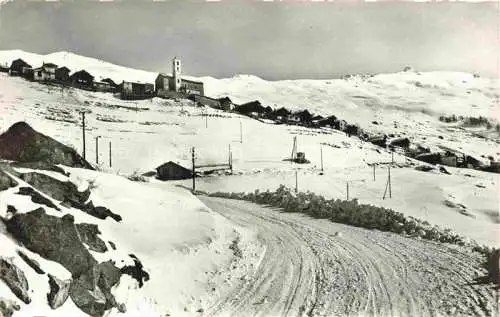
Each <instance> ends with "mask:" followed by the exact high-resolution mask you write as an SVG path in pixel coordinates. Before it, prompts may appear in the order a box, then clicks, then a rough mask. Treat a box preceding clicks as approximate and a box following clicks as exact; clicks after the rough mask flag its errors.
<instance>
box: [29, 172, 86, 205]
mask: <svg viewBox="0 0 500 317" xmlns="http://www.w3.org/2000/svg"><path fill="white" fill-rule="evenodd" d="M21 179H22V180H24V181H25V182H26V183H28V184H30V185H31V186H33V187H35V188H36V189H38V190H39V191H41V192H43V193H44V194H46V195H48V196H50V197H52V198H53V199H56V200H59V201H64V202H70V201H76V202H78V203H80V204H84V203H85V202H86V201H87V199H88V198H89V197H90V190H88V189H87V190H86V191H84V192H79V191H78V188H77V187H76V185H75V184H73V183H71V182H69V181H68V182H62V181H60V180H58V179H55V178H52V177H50V176H47V175H45V174H40V173H24V174H22V175H21Z"/></svg>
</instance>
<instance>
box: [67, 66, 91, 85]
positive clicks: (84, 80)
mask: <svg viewBox="0 0 500 317" xmlns="http://www.w3.org/2000/svg"><path fill="white" fill-rule="evenodd" d="M69 80H70V81H71V83H72V85H73V86H74V87H76V88H80V89H86V90H93V89H94V76H92V75H90V74H89V72H87V71H86V70H83V69H82V70H80V71H77V72H76V73H74V74H73V75H71V76H70V77H69Z"/></svg>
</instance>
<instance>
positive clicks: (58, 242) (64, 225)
mask: <svg viewBox="0 0 500 317" xmlns="http://www.w3.org/2000/svg"><path fill="white" fill-rule="evenodd" d="M5 224H6V227H7V231H8V232H9V233H11V234H12V235H13V236H14V237H15V238H16V239H17V240H18V241H20V242H21V243H22V244H23V245H24V246H25V247H26V248H27V249H29V250H30V251H32V252H35V253H38V254H40V255H41V256H42V257H43V258H45V259H48V260H51V261H55V262H58V263H60V264H61V265H62V266H64V267H65V268H66V269H68V271H70V272H71V274H72V275H73V276H80V275H81V274H84V273H85V272H88V271H89V270H90V269H91V268H92V267H93V266H94V265H96V264H97V261H96V260H95V259H94V258H93V257H92V255H91V254H90V253H89V251H88V250H87V249H86V248H85V246H84V245H83V244H82V242H81V241H80V238H79V235H78V232H77V230H76V226H75V224H74V223H73V221H72V219H71V217H66V218H65V220H63V219H61V218H59V217H55V216H50V215H47V214H46V213H45V210H43V208H38V209H36V210H33V211H30V212H28V213H26V214H16V215H14V216H13V217H12V218H11V219H9V220H7V221H5Z"/></svg>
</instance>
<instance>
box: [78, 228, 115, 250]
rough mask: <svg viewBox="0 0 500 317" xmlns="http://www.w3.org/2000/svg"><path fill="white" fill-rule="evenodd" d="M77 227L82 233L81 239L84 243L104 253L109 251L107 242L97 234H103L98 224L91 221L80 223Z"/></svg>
mask: <svg viewBox="0 0 500 317" xmlns="http://www.w3.org/2000/svg"><path fill="white" fill-rule="evenodd" d="M76 229H77V230H78V233H79V234H80V239H81V240H82V242H83V243H85V244H86V245H88V246H89V248H90V250H92V251H96V252H100V253H104V252H106V251H108V248H107V247H106V243H105V242H104V241H103V240H102V239H101V238H99V237H98V236H97V235H98V234H101V232H100V231H99V228H98V227H97V225H94V224H89V223H79V224H77V225H76Z"/></svg>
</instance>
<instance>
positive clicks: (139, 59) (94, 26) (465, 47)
mask: <svg viewBox="0 0 500 317" xmlns="http://www.w3.org/2000/svg"><path fill="white" fill-rule="evenodd" d="M499 23H500V15H499V6H498V3H459V2H452V3H450V2H423V3H422V2H420V3H417V2H389V1H384V2H377V3H373V2H370V3H364V2H360V1H355V2H353V1H350V2H347V1H340V2H339V1H337V2H314V3H313V2H310V1H298V0H295V1H281V2H260V1H252V0H232V1H227V0H223V1H219V2H201V1H190V0H182V1H175V0H170V1H169V0H166V1H155V2H152V1H142V0H137V1H126V0H122V1H111V2H98V1H83V0H79V1H56V2H43V1H11V2H6V3H4V4H3V5H2V6H0V50H6V49H22V50H25V51H29V52H33V53H39V54H46V53H52V52H57V51H71V52H73V53H76V54H80V55H85V56H89V57H95V58H99V59H102V60H105V61H109V62H112V63H115V64H119V65H124V66H129V67H133V68H138V69H144V70H149V71H155V72H170V68H171V66H170V65H171V59H172V58H173V57H174V56H177V57H180V58H181V59H182V62H183V73H184V74H187V75H192V76H213V77H217V78H223V77H232V76H234V75H236V74H253V75H256V76H259V77H262V78H265V79H269V80H279V79H299V78H308V79H328V78H338V77H340V76H342V75H344V74H354V73H388V72H397V71H400V70H402V69H403V68H404V67H405V66H411V67H413V68H414V69H416V70H419V71H434V70H450V71H466V72H471V73H479V74H481V75H483V76H495V77H498V74H499V56H500V35H499V32H500V26H499Z"/></svg>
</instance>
